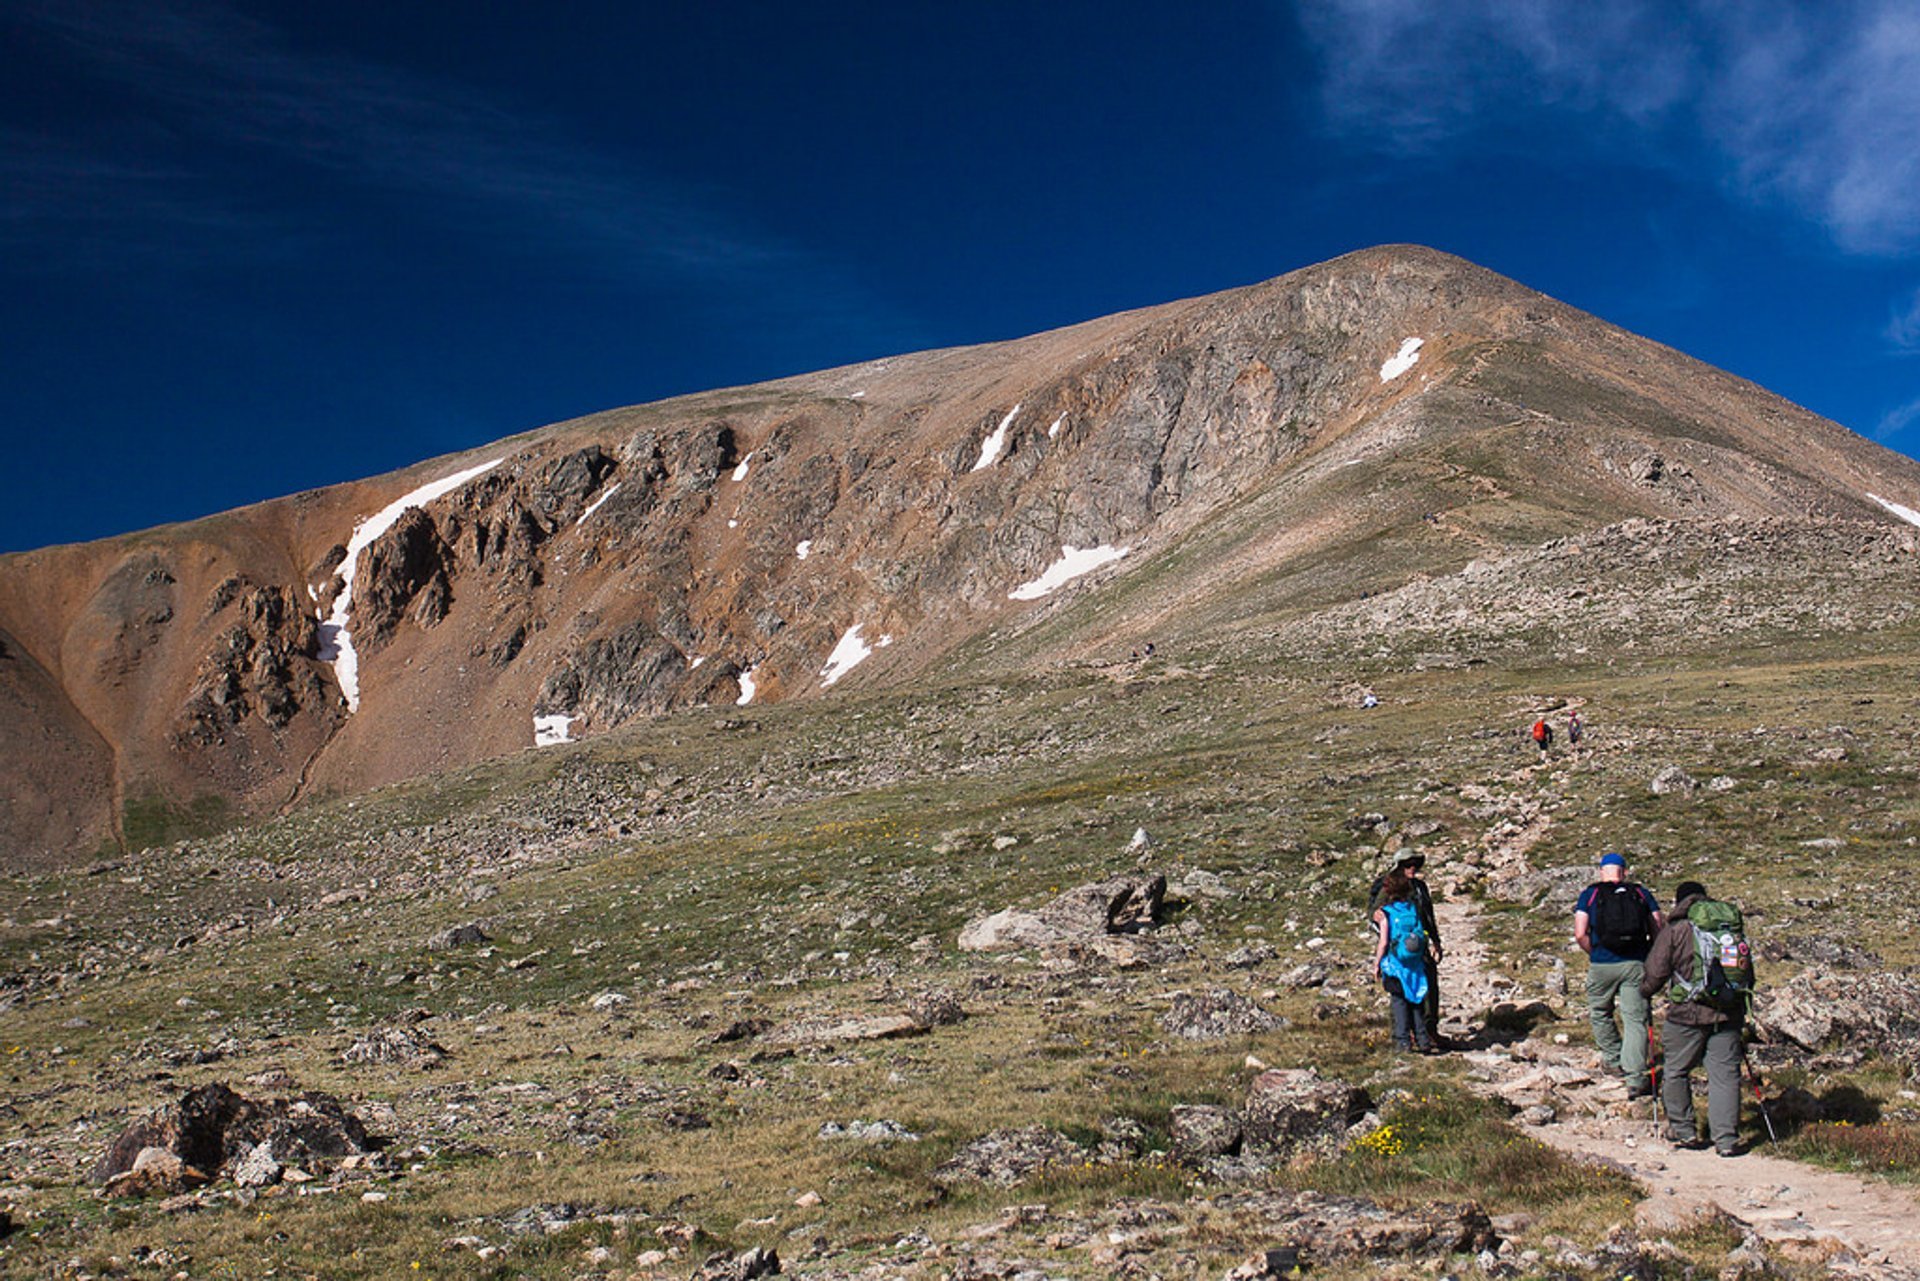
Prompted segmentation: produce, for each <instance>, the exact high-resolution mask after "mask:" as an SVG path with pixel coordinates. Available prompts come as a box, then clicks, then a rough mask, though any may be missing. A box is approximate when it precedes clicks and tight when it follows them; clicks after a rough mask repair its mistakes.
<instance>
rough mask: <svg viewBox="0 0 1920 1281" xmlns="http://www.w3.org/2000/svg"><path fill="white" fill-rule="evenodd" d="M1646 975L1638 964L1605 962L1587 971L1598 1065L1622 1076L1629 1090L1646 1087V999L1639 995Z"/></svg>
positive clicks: (1643, 968)
mask: <svg viewBox="0 0 1920 1281" xmlns="http://www.w3.org/2000/svg"><path fill="white" fill-rule="evenodd" d="M1646 973H1647V967H1646V966H1645V965H1643V964H1641V963H1640V962H1639V961H1606V962H1602V963H1599V964H1596V965H1594V966H1593V967H1592V968H1591V969H1589V970H1588V971H1587V1016H1588V1017H1589V1018H1590V1019H1592V1021H1593V1043H1594V1045H1596V1046H1598V1047H1599V1050H1600V1060H1601V1062H1603V1063H1605V1064H1606V1065H1607V1066H1608V1067H1609V1068H1619V1069H1620V1071H1621V1072H1622V1073H1623V1074H1624V1075H1625V1076H1626V1078H1627V1088H1628V1089H1629V1090H1645V1089H1646V1088H1647V998H1646V997H1644V996H1642V995H1640V980H1641V979H1642V978H1644V977H1646ZM1616 1016H1618V1019H1619V1022H1618V1023H1617V1024H1616V1023H1615V1022H1614V1020H1615V1017H1616Z"/></svg>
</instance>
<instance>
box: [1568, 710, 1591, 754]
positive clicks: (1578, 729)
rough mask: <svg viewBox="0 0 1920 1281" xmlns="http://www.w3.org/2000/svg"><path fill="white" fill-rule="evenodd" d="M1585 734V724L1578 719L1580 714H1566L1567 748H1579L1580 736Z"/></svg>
mask: <svg viewBox="0 0 1920 1281" xmlns="http://www.w3.org/2000/svg"><path fill="white" fill-rule="evenodd" d="M1586 732H1587V723H1586V722H1585V721H1583V720H1581V719H1580V713H1578V712H1568V713H1567V746H1568V747H1578V746H1580V736H1581V735H1582V734H1584V733H1586Z"/></svg>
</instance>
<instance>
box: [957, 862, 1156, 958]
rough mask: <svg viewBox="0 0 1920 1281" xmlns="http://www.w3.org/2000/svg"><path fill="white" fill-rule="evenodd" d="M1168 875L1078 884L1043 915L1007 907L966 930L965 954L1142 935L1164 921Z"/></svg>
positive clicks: (963, 937)
mask: <svg viewBox="0 0 1920 1281" xmlns="http://www.w3.org/2000/svg"><path fill="white" fill-rule="evenodd" d="M1166 893H1167V878H1166V877H1164V876H1159V875H1154V876H1121V877H1115V878H1114V879H1112V880H1107V881H1096V882H1094V883H1092V884H1089V885H1077V886H1075V887H1074V888H1072V889H1070V890H1068V891H1066V892H1065V893H1063V894H1061V895H1059V896H1058V897H1057V898H1055V899H1054V900H1053V901H1052V902H1050V903H1048V904H1047V905H1046V906H1045V907H1043V908H1041V909H1040V910H1039V911H1038V912H1023V911H1020V910H1018V909H1015V908H1007V909H1005V910H1003V911H999V912H994V913H991V914H990V915H987V916H981V917H976V918H974V919H973V920H971V921H969V922H967V924H966V925H965V926H964V927H962V928H961V930H960V950H961V951H963V952H998V951H1006V950H1008V949H1011V948H1020V947H1054V946H1059V945H1064V944H1071V943H1090V942H1094V941H1097V940H1101V939H1104V938H1106V937H1107V936H1109V935H1120V934H1139V933H1142V932H1144V931H1147V930H1151V929H1152V928H1153V927H1154V926H1155V924H1157V923H1158V921H1159V919H1160V915H1161V912H1162V910H1163V908H1164V900H1165V898H1166Z"/></svg>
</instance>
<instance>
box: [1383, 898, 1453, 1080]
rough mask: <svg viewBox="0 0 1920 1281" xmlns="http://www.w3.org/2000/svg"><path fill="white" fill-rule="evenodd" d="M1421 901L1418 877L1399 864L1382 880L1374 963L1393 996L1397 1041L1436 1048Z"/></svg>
mask: <svg viewBox="0 0 1920 1281" xmlns="http://www.w3.org/2000/svg"><path fill="white" fill-rule="evenodd" d="M1420 918H1421V912H1420V908H1419V904H1418V903H1417V902H1416V897H1415V890H1414V879H1413V877H1412V876H1410V875H1408V873H1407V869H1406V868H1404V867H1396V868H1394V869H1393V870H1392V871H1391V872H1388V873H1387V877H1386V880H1385V881H1383V882H1381V886H1380V897H1379V905H1378V906H1377V907H1375V908H1374V911H1373V924H1374V928H1375V930H1376V931H1377V933H1376V937H1375V942H1374V949H1373V967H1374V969H1375V970H1376V971H1377V972H1378V973H1379V975H1380V984H1381V986H1382V987H1384V988H1386V990H1387V996H1388V998H1389V999H1390V1000H1391V1001H1392V1002H1393V1044H1394V1046H1395V1047H1396V1048H1398V1049H1401V1050H1408V1051H1411V1050H1416V1049H1417V1050H1418V1051H1419V1052H1420V1053H1422V1054H1436V1053H1438V1052H1439V1049H1440V1047H1439V1046H1438V1044H1436V1043H1435V1041H1434V1039H1433V1028H1432V1026H1431V1025H1430V1024H1429V1023H1428V1021H1427V1011H1426V1009H1425V1003H1426V999H1427V985H1428V982H1429V974H1430V972H1431V965H1432V955H1431V951H1430V946H1431V943H1430V939H1429V937H1428V934H1427V927H1426V924H1425V922H1423V921H1422V920H1421V919H1420Z"/></svg>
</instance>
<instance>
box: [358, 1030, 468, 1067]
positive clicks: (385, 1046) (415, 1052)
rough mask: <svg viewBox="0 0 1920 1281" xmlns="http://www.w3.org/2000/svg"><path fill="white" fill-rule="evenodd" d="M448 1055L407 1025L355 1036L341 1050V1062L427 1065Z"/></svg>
mask: <svg viewBox="0 0 1920 1281" xmlns="http://www.w3.org/2000/svg"><path fill="white" fill-rule="evenodd" d="M446 1058H447V1048H446V1047H445V1046H444V1045H441V1044H440V1043H439V1042H438V1041H435V1040H434V1039H433V1038H432V1037H430V1036H428V1035H427V1034H426V1033H424V1032H421V1031H420V1030H418V1029H417V1028H410V1027H383V1028H375V1029H374V1030H373V1031H371V1032H367V1033H364V1034H363V1035H361V1036H359V1037H356V1038H355V1039H354V1042H353V1044H351V1045H349V1046H348V1047H347V1048H346V1049H344V1050H342V1051H341V1052H340V1061H341V1062H342V1063H356V1064H362V1065H372V1064H382V1065H397V1066H400V1067H410V1068H428V1067H433V1066H435V1065H437V1064H439V1063H442V1062H444V1061H445V1060H446Z"/></svg>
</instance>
